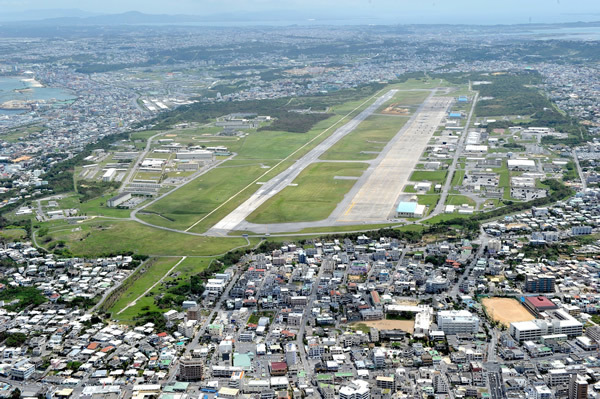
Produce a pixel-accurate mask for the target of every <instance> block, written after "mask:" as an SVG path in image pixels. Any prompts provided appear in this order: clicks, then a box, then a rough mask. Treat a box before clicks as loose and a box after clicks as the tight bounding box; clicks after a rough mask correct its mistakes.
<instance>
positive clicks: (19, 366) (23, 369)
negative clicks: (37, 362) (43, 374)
mask: <svg viewBox="0 0 600 399" xmlns="http://www.w3.org/2000/svg"><path fill="white" fill-rule="evenodd" d="M34 371H35V366H34V365H33V364H31V363H29V360H21V361H18V362H16V363H15V364H14V365H13V366H12V367H11V369H10V376H11V377H12V378H13V379H15V380H20V381H24V380H27V379H29V377H31V375H32V374H33V372H34Z"/></svg>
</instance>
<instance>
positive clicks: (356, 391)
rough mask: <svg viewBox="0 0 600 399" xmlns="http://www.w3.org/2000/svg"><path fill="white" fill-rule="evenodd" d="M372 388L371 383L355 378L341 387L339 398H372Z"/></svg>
mask: <svg viewBox="0 0 600 399" xmlns="http://www.w3.org/2000/svg"><path fill="white" fill-rule="evenodd" d="M370 398H371V390H370V388H369V383H368V382H367V381H363V380H353V381H351V382H350V384H348V385H344V386H343V387H341V388H340V398H339V399H370Z"/></svg>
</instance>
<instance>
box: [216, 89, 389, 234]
mask: <svg viewBox="0 0 600 399" xmlns="http://www.w3.org/2000/svg"><path fill="white" fill-rule="evenodd" d="M397 91H398V90H390V91H388V92H387V93H385V94H384V95H382V96H381V97H379V98H378V99H377V100H375V102H374V103H373V104H371V105H370V106H368V107H367V108H366V109H365V110H364V111H362V112H361V113H360V114H358V115H357V116H355V117H354V119H352V120H351V121H350V122H348V123H346V124H345V125H344V126H342V127H340V128H338V129H337V130H336V131H335V132H333V134H332V135H331V136H329V137H327V138H326V139H325V140H323V141H322V142H321V143H320V144H318V145H317V146H316V147H314V148H313V149H312V150H310V151H309V152H308V153H307V154H306V155H304V156H303V157H301V158H300V159H298V160H297V161H296V162H294V164H293V165H292V166H290V167H289V168H288V169H286V170H285V171H284V172H282V173H280V174H279V175H277V176H275V177H274V178H272V179H271V180H269V181H268V182H266V183H265V184H263V185H262V187H261V188H260V189H259V190H258V191H257V192H256V193H254V194H253V195H252V196H251V197H250V198H248V200H246V201H245V202H244V203H243V204H241V205H240V206H238V207H237V208H236V209H235V210H234V211H233V212H231V213H230V214H229V215H227V216H226V217H224V218H223V219H221V221H219V222H218V223H217V224H216V225H215V226H213V227H212V228H211V229H210V230H209V231H208V232H207V235H225V234H227V233H228V232H230V231H232V230H235V229H236V226H238V225H239V224H240V223H242V222H243V221H244V220H245V219H246V218H247V217H248V216H250V214H251V213H252V212H254V211H255V210H256V209H258V207H259V206H261V205H262V204H264V203H265V202H266V201H267V200H268V199H270V198H272V197H273V196H275V194H277V193H279V192H280V191H281V190H283V189H284V188H286V187H287V186H288V185H289V184H290V183H292V182H293V181H294V179H295V178H296V177H298V175H299V174H300V173H301V172H302V171H303V170H304V169H306V167H307V166H308V165H310V164H311V163H313V162H315V161H317V160H318V159H319V157H320V156H321V155H323V154H324V153H325V151H327V150H328V149H329V148H331V146H333V145H334V144H335V143H337V142H338V141H339V140H341V139H342V138H343V137H344V136H346V135H348V134H349V133H350V132H352V131H353V130H354V129H356V127H357V126H358V125H359V124H360V123H361V122H362V121H364V120H365V119H366V118H367V117H369V116H370V115H371V114H373V113H374V112H375V111H376V110H377V109H378V108H380V107H381V106H382V105H383V104H384V103H385V102H387V101H388V100H391V99H392V98H393V97H394V95H395V94H396V92H397Z"/></svg>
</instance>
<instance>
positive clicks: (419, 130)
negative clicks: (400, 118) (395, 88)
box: [337, 97, 452, 224]
mask: <svg viewBox="0 0 600 399" xmlns="http://www.w3.org/2000/svg"><path fill="white" fill-rule="evenodd" d="M451 103H452V98H450V97H429V98H428V99H427V100H426V101H425V103H423V106H422V107H421V109H420V110H419V112H418V114H417V115H416V118H414V119H413V120H411V121H410V122H409V124H408V125H405V127H404V128H403V132H402V131H401V132H399V133H398V136H397V137H395V138H394V140H393V142H392V143H390V145H391V146H390V147H389V148H387V149H386V150H387V151H386V154H385V156H384V157H383V159H382V160H381V162H380V163H379V164H378V165H376V166H374V167H373V168H369V170H367V172H366V173H365V175H363V178H361V181H362V182H363V183H362V186H360V188H358V191H357V193H356V194H355V195H354V197H353V198H352V199H351V200H350V201H349V203H346V204H342V206H343V208H342V210H341V212H340V213H339V215H338V217H337V222H340V223H349V222H352V223H357V224H358V223H362V222H380V221H382V220H386V219H388V218H389V217H393V214H394V210H395V209H394V208H395V206H396V204H397V201H398V198H399V197H400V195H401V194H402V189H403V188H404V186H405V185H406V184H407V182H408V179H409V177H410V175H411V173H412V171H413V170H414V168H415V165H416V164H417V163H418V162H419V159H420V157H421V154H422V153H423V151H425V148H426V147H427V144H428V143H429V140H430V139H431V137H432V136H433V133H434V132H435V130H436V129H437V128H438V126H439V125H440V123H441V122H442V120H443V119H444V117H445V116H446V112H447V110H448V107H449V106H450V104H451ZM361 181H359V182H358V183H357V185H358V184H360V183H361Z"/></svg>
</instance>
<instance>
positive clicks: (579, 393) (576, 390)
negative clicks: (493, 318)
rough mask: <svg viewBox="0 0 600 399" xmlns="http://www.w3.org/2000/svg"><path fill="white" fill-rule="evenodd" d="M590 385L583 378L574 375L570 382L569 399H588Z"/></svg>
mask: <svg viewBox="0 0 600 399" xmlns="http://www.w3.org/2000/svg"><path fill="white" fill-rule="evenodd" d="M587 394H588V383H587V381H586V380H585V378H583V377H582V376H580V375H578V374H573V375H572V376H571V379H570V380H569V399H587Z"/></svg>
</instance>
